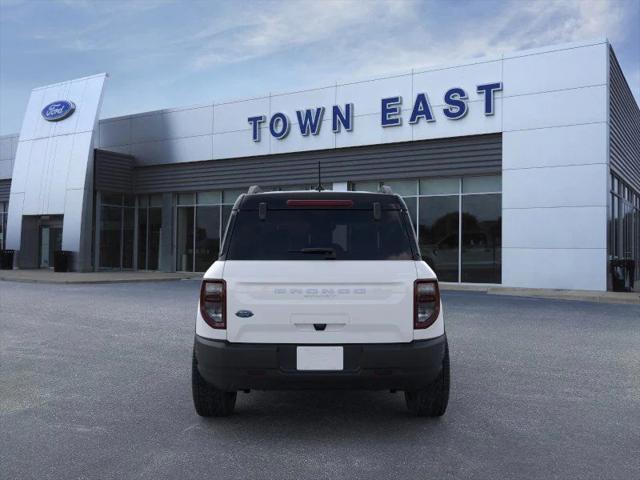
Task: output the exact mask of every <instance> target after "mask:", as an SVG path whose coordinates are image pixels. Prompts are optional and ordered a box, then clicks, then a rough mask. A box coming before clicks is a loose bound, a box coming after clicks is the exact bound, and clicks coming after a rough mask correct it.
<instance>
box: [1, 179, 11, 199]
mask: <svg viewBox="0 0 640 480" xmlns="http://www.w3.org/2000/svg"><path fill="white" fill-rule="evenodd" d="M10 192H11V180H10V179H6V180H0V202H8V201H9V193H10Z"/></svg>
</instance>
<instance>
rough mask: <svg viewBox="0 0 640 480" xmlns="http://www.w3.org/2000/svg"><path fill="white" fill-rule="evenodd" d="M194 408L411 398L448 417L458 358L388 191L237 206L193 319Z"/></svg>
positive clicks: (257, 200)
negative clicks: (256, 396)
mask: <svg viewBox="0 0 640 480" xmlns="http://www.w3.org/2000/svg"><path fill="white" fill-rule="evenodd" d="M192 377H193V378H192V384H193V401H194V404H195V408H196V412H197V413H198V414H199V415H202V416H205V417H208V416H224V415H228V414H230V413H231V412H232V411H233V409H234V406H235V401H236V392H237V391H239V390H242V391H247V392H248V391H249V390H251V389H256V390H286V389H334V388H353V389H368V390H391V391H396V390H403V391H404V392H405V398H406V403H407V407H408V408H409V410H410V411H411V412H413V413H415V414H417V415H421V416H440V415H442V414H444V412H445V410H446V408H447V402H448V399H449V349H448V346H447V338H446V335H445V328H444V319H443V311H442V304H441V301H440V292H439V289H438V281H437V279H436V276H435V274H434V273H433V271H432V270H431V269H430V268H429V266H428V265H427V264H426V263H425V262H423V261H422V260H421V258H420V252H419V250H418V245H417V242H416V240H415V234H414V230H413V227H412V226H411V220H410V219H409V215H408V213H407V207H406V205H405V204H404V202H403V200H402V198H400V197H399V196H398V195H394V194H393V193H391V191H390V190H385V191H383V192H381V193H370V192H326V191H325V192H318V191H312V192H308V191H307V192H267V193H263V192H261V191H260V190H259V188H257V187H252V188H251V189H250V190H249V194H245V195H242V196H240V198H238V200H237V201H236V203H235V205H234V207H233V212H232V214H231V217H230V219H229V223H228V225H227V231H226V234H225V238H224V241H223V244H222V248H221V250H220V257H219V259H218V260H217V261H216V262H215V263H214V264H213V265H212V266H211V267H210V268H209V270H208V271H207V272H206V273H205V275H204V279H203V282H202V288H201V293H200V302H199V305H198V309H197V313H196V332H195V346H194V352H193V369H192Z"/></svg>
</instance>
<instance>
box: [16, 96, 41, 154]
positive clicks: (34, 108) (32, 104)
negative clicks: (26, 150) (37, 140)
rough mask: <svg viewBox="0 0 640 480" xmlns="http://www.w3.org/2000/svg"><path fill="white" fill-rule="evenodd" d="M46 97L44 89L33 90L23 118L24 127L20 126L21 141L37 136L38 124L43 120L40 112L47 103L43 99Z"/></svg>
mask: <svg viewBox="0 0 640 480" xmlns="http://www.w3.org/2000/svg"><path fill="white" fill-rule="evenodd" d="M43 97H44V90H43V89H41V88H40V89H35V90H33V91H32V92H31V96H30V97H29V101H28V102H27V109H26V111H25V113H24V118H23V119H22V127H21V128H20V141H25V140H31V139H33V138H34V137H35V132H36V126H37V125H38V124H39V123H40V121H41V120H42V117H41V116H40V112H41V111H42V108H44V106H45V104H44V103H43V101H42V98H43Z"/></svg>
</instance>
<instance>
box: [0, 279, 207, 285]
mask: <svg viewBox="0 0 640 480" xmlns="http://www.w3.org/2000/svg"><path fill="white" fill-rule="evenodd" d="M201 279H202V277H193V278H177V277H176V278H132V279H126V280H125V279H120V280H36V279H28V278H4V277H0V282H13V283H45V284H48V285H92V284H96V285H100V284H108V283H156V282H180V281H182V280H201Z"/></svg>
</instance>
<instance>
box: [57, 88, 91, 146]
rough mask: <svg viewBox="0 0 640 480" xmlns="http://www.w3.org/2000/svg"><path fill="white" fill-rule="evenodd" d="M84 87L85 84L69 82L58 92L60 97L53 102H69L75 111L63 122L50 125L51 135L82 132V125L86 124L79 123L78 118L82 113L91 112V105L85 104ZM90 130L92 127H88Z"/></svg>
mask: <svg viewBox="0 0 640 480" xmlns="http://www.w3.org/2000/svg"><path fill="white" fill-rule="evenodd" d="M86 87H87V82H70V83H69V84H68V85H66V86H64V87H63V88H62V89H61V90H60V96H59V97H58V98H56V99H54V100H53V101H55V100H70V101H72V102H73V103H74V104H75V106H76V109H75V111H74V112H73V115H71V116H70V117H68V118H66V119H65V120H64V121H62V122H53V123H50V125H51V127H53V131H52V132H51V135H53V136H59V135H70V134H72V133H76V132H77V131H82V130H83V124H84V123H86V122H83V121H79V120H80V117H81V116H82V112H83V111H87V110H89V111H92V110H93V108H92V105H91V103H89V104H85V98H84V96H85V95H84V94H85V90H86ZM92 129H93V126H90V127H89V130H92Z"/></svg>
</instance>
